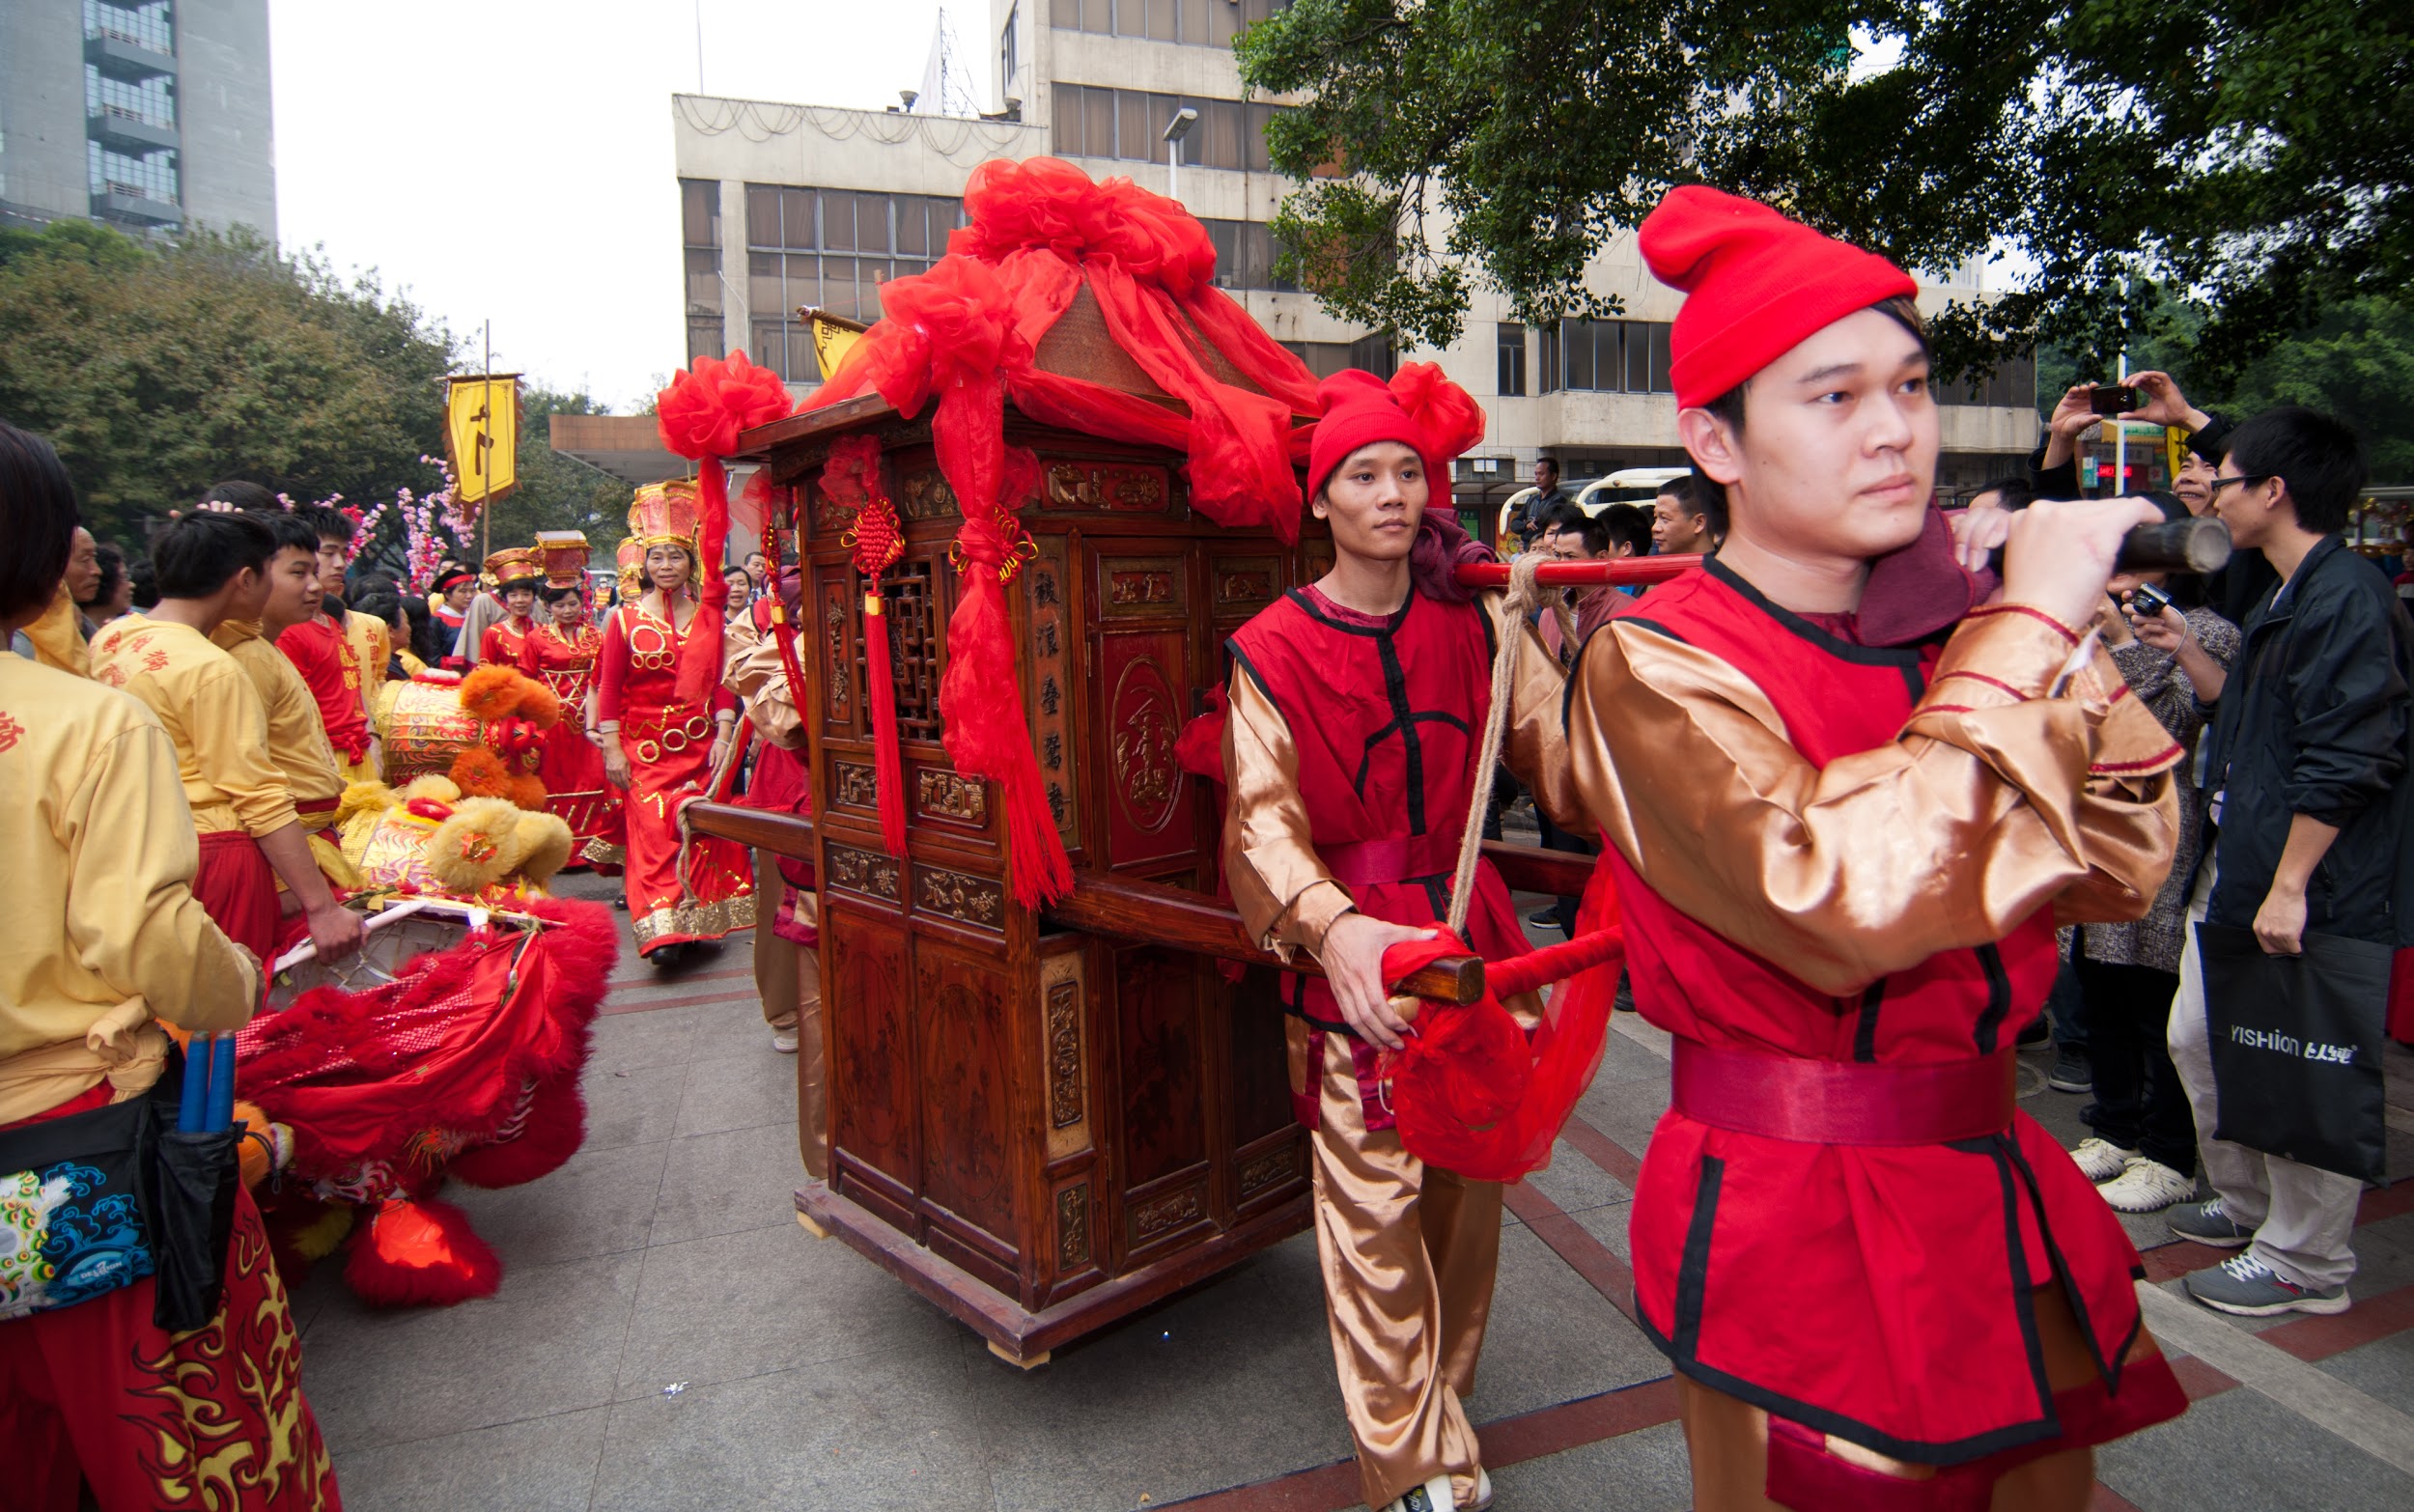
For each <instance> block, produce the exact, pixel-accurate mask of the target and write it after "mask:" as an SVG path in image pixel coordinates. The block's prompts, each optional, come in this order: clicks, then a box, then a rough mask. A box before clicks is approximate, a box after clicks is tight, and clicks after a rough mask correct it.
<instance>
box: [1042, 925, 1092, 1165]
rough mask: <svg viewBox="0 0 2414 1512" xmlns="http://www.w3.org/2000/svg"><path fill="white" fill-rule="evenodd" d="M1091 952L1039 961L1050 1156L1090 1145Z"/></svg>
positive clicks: (1068, 953)
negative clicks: (1088, 966)
mask: <svg viewBox="0 0 2414 1512" xmlns="http://www.w3.org/2000/svg"><path fill="white" fill-rule="evenodd" d="M1086 957H1087V953H1086V952H1085V951H1081V950H1067V951H1062V952H1059V953H1058V954H1056V955H1053V956H1045V957H1042V958H1041V960H1040V963H1039V1001H1040V1014H1039V1033H1040V1043H1039V1057H1040V1058H1039V1064H1040V1072H1041V1077H1042V1079H1043V1080H1044V1081H1045V1082H1046V1084H1047V1087H1048V1095H1047V1104H1046V1118H1045V1120H1044V1123H1043V1127H1044V1128H1045V1129H1046V1130H1047V1133H1048V1159H1049V1160H1050V1161H1052V1162H1053V1161H1061V1160H1064V1159H1066V1158H1067V1157H1070V1156H1075V1155H1079V1154H1081V1152H1083V1151H1084V1150H1087V1149H1088V1148H1089V1147H1090V1138H1089V1084H1090V1064H1089V1059H1090V1057H1089V979H1088V974H1087V972H1086V970H1085V969H1084V962H1085V960H1086Z"/></svg>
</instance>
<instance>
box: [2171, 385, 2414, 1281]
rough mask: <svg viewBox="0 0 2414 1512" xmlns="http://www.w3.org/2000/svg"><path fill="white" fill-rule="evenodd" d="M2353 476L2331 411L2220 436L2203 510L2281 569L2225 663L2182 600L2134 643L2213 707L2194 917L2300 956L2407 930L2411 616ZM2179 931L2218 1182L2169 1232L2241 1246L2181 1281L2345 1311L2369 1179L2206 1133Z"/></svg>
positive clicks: (2186, 1080)
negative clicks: (2182, 613) (2351, 545)
mask: <svg viewBox="0 0 2414 1512" xmlns="http://www.w3.org/2000/svg"><path fill="white" fill-rule="evenodd" d="M2363 485H2364V452H2363V447H2362V445H2361V443H2360V442H2359V441H2358V440H2357V438H2356V436H2355V434H2354V433H2353V432H2352V431H2350V430H2348V429H2347V428H2346V427H2345V426H2344V425H2342V424H2341V423H2339V422H2338V421H2336V420H2334V419H2331V418H2330V417H2328V416H2326V415H2321V414H2316V412H2314V411H2313V410H2310V409H2304V408H2300V407H2296V406H2288V407H2284V408H2279V409H2273V410H2268V411H2266V412H2264V413H2262V414H2260V415H2257V416H2256V417H2255V418H2254V419H2252V420H2249V421H2247V422H2246V423H2245V424H2243V425H2241V426H2239V427H2238V428H2237V429H2236V430H2235V431H2234V432H2232V434H2231V435H2230V437H2229V446H2228V450H2227V453H2226V455H2225V456H2224V458H2223V460H2222V462H2221V465H2220V470H2219V472H2218V473H2217V474H2216V475H2215V477H2214V479H2213V481H2212V498H2213V508H2214V510H2215V511H2216V512H2217V513H2218V515H2219V517H2220V518H2221V519H2222V521H2223V522H2224V523H2226V524H2227V525H2228V526H2229V527H2230V534H2231V539H2232V542H2233V543H2234V544H2235V545H2236V546H2237V547H2238V549H2239V550H2241V551H2250V550H2251V551H2259V552H2260V553H2261V555H2262V557H2263V558H2264V559H2265V560H2266V561H2268V562H2269V563H2270V565H2271V567H2272V569H2273V571H2274V574H2275V576H2276V578H2277V583H2276V586H2275V587H2274V588H2273V589H2272V590H2271V591H2270V592H2269V593H2267V594H2266V595H2264V597H2263V599H2262V601H2261V602H2260V603H2259V604H2257V605H2256V607H2255V609H2254V612H2253V613H2252V614H2251V615H2250V616H2249V617H2248V619H2247V621H2246V640H2245V646H2244V648H2243V650H2242V651H2241V652H2240V653H2239V655H2238V658H2237V660H2236V662H2235V665H2234V667H2233V669H2232V670H2230V671H2228V672H2225V671H2224V670H2223V668H2222V667H2221V666H2220V664H2219V663H2218V662H2217V661H2215V660H2214V659H2213V658H2210V657H2207V656H2206V655H2205V654H2204V652H2203V648H2202V647H2201V646H2199V645H2198V644H2197V643H2196V641H2195V639H2194V637H2193V636H2192V635H2189V634H2188V633H2186V632H2185V630H2184V628H2183V627H2184V622H2183V621H2182V620H2181V619H2180V617H2179V616H2178V615H2177V614H2176V613H2175V612H2173V611H2171V610H2168V609H2167V610H2165V611H2164V613H2163V614H2162V615H2161V616H2160V617H2158V618H2155V619H2145V620H2141V622H2140V624H2139V634H2140V636H2141V638H2144V639H2147V641H2148V642H2149V643H2150V644H2154V645H2157V646H2160V647H2162V648H2163V649H2165V650H2169V651H2171V652H2173V653H2174V655H2175V657H2176V658H2177V659H2178V661H2179V665H2180V666H2181V668H2182V669H2184V670H2185V671H2186V672H2187V674H2188V677H2189V679H2190V681H2192V682H2193V683H2194V684H2195V685H2196V688H2197V694H2198V696H2199V698H2200V699H2202V700H2203V702H2205V703H2206V704H2208V705H2210V706H2212V708H2213V710H2214V724H2213V730H2212V737H2211V741H2210V744H2209V747H2208V749H2207V751H2206V759H2205V765H2204V772H2205V777H2204V786H2205V788H2206V789H2207V790H2209V791H2211V792H2212V793H2213V794H2214V797H2213V800H2212V808H2211V819H2212V822H2213V823H2214V824H2215V825H2216V826H2218V836H2217V838H2216V840H2215V842H2214V844H2213V847H2212V858H2213V865H2212V867H2211V869H2210V871H2209V872H2208V874H2207V875H2206V876H2205V877H2204V879H2203V882H2201V883H2200V885H2199V887H2198V890H2197V893H2196V896H2195V898H2194V900H2193V902H2192V904H2191V906H2190V909H2189V914H2188V916H2189V920H2190V922H2191V925H2193V924H2195V923H2197V922H2199V921H2205V920H2209V921H2210V922H2211V923H2212V924H2214V925H2228V926H2233V927H2237V928H2242V929H2243V928H2252V930H2253V931H2254V934H2255V938H2256V940H2257V941H2258V942H2259V943H2260V945H2261V946H2262V949H2263V950H2264V951H2265V952H2266V953H2267V954H2269V955H2274V956H2297V955H2300V954H2302V953H2303V952H2304V950H2305V945H2306V938H2307V937H2308V936H2332V937H2339V938H2346V939H2352V940H2366V941H2371V942H2373V943H2377V944H2383V945H2387V946H2391V947H2402V946H2405V945H2407V944H2410V943H2414V932H2409V930H2408V929H2407V921H2406V908H2407V905H2408V904H2409V903H2414V887H2409V886H2408V885H2407V884H2406V883H2407V879H2406V878H2405V877H2404V876H2403V871H2404V867H2405V864H2406V860H2405V858H2406V857H2407V856H2408V854H2409V852H2410V851H2414V847H2410V846H2409V841H2414V832H2410V831H2414V783H2409V782H2408V780H2407V767H2408V762H2409V748H2408V735H2409V730H2408V715H2409V695H2408V689H2407V682H2408V677H2409V673H2410V672H2414V625H2409V623H2408V620H2407V617H2406V612H2405V610H2404V608H2403V607H2402V606H2401V605H2400V603H2399V602H2398V599H2397V596H2396V593H2395V591H2394V590H2393V588H2392V587H2391V585H2390V582H2389V580H2388V578H2387V577H2386V576H2385V575H2383V574H2382V573H2381V572H2380V570H2379V568H2378V567H2376V566H2375V565H2373V564H2372V562H2370V561H2368V560H2366V559H2365V558H2363V557H2361V556H2358V555H2356V554H2355V553H2354V552H2352V551H2350V550H2348V549H2347V548H2346V546H2345V545H2344V542H2343V541H2342V540H2341V539H2340V531H2341V530H2342V529H2343V528H2344V526H2345V524H2346V521H2347V515H2348V512H2349V510H2351V509H2352V508H2353V506H2354V504H2355V500H2356V497H2357V495H2358V493H2359V492H2360V490H2362V488H2363ZM2190 936H2191V938H2190V939H2189V941H2188V945H2187V950H2186V954H2185V955H2184V956H2183V957H2182V958H2181V961H2180V969H2179V993H2178V997H2177V999H2176V1000H2175V1002H2174V1004H2173V1011H2172V1020H2171V1054H2172V1059H2173V1061H2174V1062H2175V1064H2176V1065H2177V1067H2178V1072H2179V1078H2180V1080H2181V1082H2182V1083H2183V1084H2184V1085H2185V1087H2186V1088H2187V1093H2188V1100H2189V1102H2190V1104H2191V1105H2193V1106H2194V1108H2195V1112H2196V1127H2197V1131H2198V1136H2199V1141H2200V1144H2201V1146H2202V1149H2203V1157H2204V1171H2205V1176H2206V1178H2207V1180H2208V1181H2209V1182H2210V1183H2211V1185H2212V1187H2213V1190H2214V1191H2215V1193H2216V1195H2215V1196H2214V1197H2213V1199H2212V1200H2211V1201H2209V1202H2203V1203H2195V1204H2190V1205H2188V1206H2185V1207H2181V1208H2178V1209H2175V1211H2174V1214H2173V1217H2172V1218H2171V1227H2172V1230H2173V1231H2174V1232H2175V1233H2177V1234H2179V1235H2180V1236H2182V1237H2183V1238H2187V1239H2193V1240H2196V1241H2197V1242H2199V1243H2201V1244H2206V1245H2212V1246H2219V1247H2223V1248H2241V1247H2242V1248H2243V1249H2244V1252H2243V1253H2241V1254H2240V1255H2238V1256H2237V1257H2235V1258H2234V1259H2232V1260H2230V1261H2228V1262H2226V1263H2224V1264H2223V1265H2222V1266H2220V1267H2218V1268H2216V1269H2214V1270H2211V1271H2206V1272H2201V1273H2199V1274H2196V1275H2193V1276H2190V1277H2189V1278H2188V1282H2187V1286H2188V1291H2189V1293H2190V1294H2191V1295H2193V1296H2194V1297H2195V1298H2196V1299H2197V1301H2199V1302H2203V1303H2204V1304H2205V1305H2207V1306H2209V1307H2215V1308H2218V1309H2220V1310H2221V1311H2224V1312H2231V1313H2239V1314H2244V1315H2247V1316H2262V1315H2266V1314H2272V1313H2281V1312H2309V1313H2335V1312H2344V1311H2345V1310H2346V1308H2347V1305H2348V1298H2347V1291H2346V1282H2347V1279H2348V1277H2349V1276H2351V1275H2352V1274H2354V1272H2355V1254H2354V1251H2353V1249H2352V1248H2351V1247H2350V1244H2349V1241H2350V1238H2351V1236H2352V1234H2353V1230H2354V1224H2355V1211H2356V1205H2357V1199H2358V1198H2359V1197H2360V1196H2361V1194H2362V1190H2363V1184H2362V1183H2361V1182H2359V1181H2358V1180H2356V1179H2355V1178H2354V1177H2352V1176H2347V1175H2342V1174H2339V1173H2338V1172H2335V1171H2330V1170H2324V1169H2320V1168H2317V1167H2316V1166H2313V1165H2307V1164H2301V1163H2299V1162H2295V1161H2290V1160H2286V1159H2283V1158H2282V1157H2280V1156H2277V1155H2271V1154H2267V1153H2264V1152H2262V1151H2259V1150H2253V1149H2249V1148H2247V1147H2246V1146H2244V1145H2241V1144H2236V1143H2232V1142H2231V1141H2229V1140H2225V1139H2219V1138H2215V1137H2214V1136H2213V1135H2214V1131H2215V1130H2216V1129H2218V1128H2219V1127H2220V1108H2219V1101H2220V1100H2219V1096H2218V1094H2217V1091H2216V1087H2215V1084H2214V1077H2213V1063H2212V1054H2211V1046H2210V1043H2209V1038H2210V1036H2209V1032H2208V1027H2207V1018H2206V1007H2205V988H2206V975H2205V965H2204V955H2203V951H2204V944H2203V938H2202V937H2201V936H2200V935H2198V934H2197V933H2196V931H2195V930H2194V929H2193V928H2192V929H2191V931H2190ZM2220 985H2221V984H2219V983H2215V984H2214V987H2215V990H2216V992H2218V991H2219V990H2220ZM2233 1095H2235V1094H2234V1092H2233Z"/></svg>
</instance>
